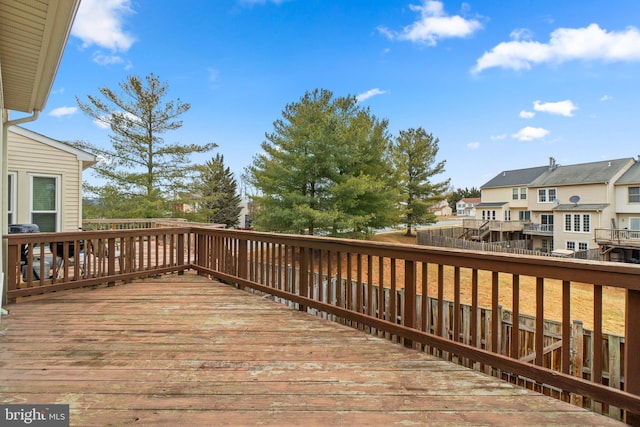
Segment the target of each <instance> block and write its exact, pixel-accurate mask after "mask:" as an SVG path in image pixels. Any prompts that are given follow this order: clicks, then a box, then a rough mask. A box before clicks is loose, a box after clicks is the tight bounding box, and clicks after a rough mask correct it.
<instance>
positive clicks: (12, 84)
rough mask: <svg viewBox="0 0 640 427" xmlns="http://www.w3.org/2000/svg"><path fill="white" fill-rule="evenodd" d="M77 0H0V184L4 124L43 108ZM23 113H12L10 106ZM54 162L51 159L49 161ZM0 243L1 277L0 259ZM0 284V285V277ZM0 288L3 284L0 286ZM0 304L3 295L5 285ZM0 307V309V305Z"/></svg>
mask: <svg viewBox="0 0 640 427" xmlns="http://www.w3.org/2000/svg"><path fill="white" fill-rule="evenodd" d="M79 6H80V0H65V1H59V0H39V1H37V2H36V1H15V0H0V165H2V168H1V170H0V188H2V189H4V188H7V182H6V177H7V176H8V169H7V165H8V162H7V159H6V158H5V157H4V156H5V155H6V153H7V150H8V142H7V141H8V129H9V127H11V126H13V125H18V124H20V123H25V122H28V121H33V120H36V119H37V118H38V114H39V113H40V112H41V111H42V110H44V108H45V106H46V104H47V99H48V98H49V93H50V92H51V87H52V86H53V80H54V78H55V75H56V72H57V71H58V66H59V64H60V60H61V59H62V53H63V51H64V47H65V45H66V43H67V39H68V37H69V33H70V31H71V26H72V24H73V20H74V18H75V15H76V12H77V11H78V7H79ZM12 111H16V112H19V113H22V114H26V115H27V116H25V117H19V118H16V119H13V118H12V117H10V112H12ZM53 163H54V162H52V164H53ZM0 194H2V195H3V197H2V212H0V230H1V231H2V233H3V234H4V233H6V232H7V218H8V202H9V201H8V199H7V198H6V196H5V191H0ZM4 251H5V244H4V243H3V244H2V245H0V280H2V277H3V268H4V267H3V266H4V265H5V261H6V259H5V254H4ZM0 285H2V284H1V283H0ZM0 288H3V289H4V287H3V286H0ZM2 294H3V295H1V296H0V297H1V299H0V306H1V303H2V302H3V300H4V298H5V296H6V295H5V293H4V291H3V292H2ZM0 312H1V310H0Z"/></svg>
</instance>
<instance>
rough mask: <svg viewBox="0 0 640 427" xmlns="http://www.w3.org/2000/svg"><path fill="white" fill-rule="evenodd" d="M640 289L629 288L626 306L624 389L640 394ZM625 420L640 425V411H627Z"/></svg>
mask: <svg viewBox="0 0 640 427" xmlns="http://www.w3.org/2000/svg"><path fill="white" fill-rule="evenodd" d="M639 312H640V291H638V290H632V289H627V297H626V307H625V317H626V318H625V326H624V327H625V334H624V336H625V347H624V352H625V355H624V356H625V357H624V365H625V366H624V390H625V391H626V392H628V393H631V394H635V395H640V358H638V357H637V356H638V354H640V316H638V313H639ZM625 422H626V423H627V424H630V425H634V426H640V413H632V412H628V411H627V412H626V413H625Z"/></svg>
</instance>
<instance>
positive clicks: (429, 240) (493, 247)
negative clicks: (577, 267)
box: [417, 230, 600, 261]
mask: <svg viewBox="0 0 640 427" xmlns="http://www.w3.org/2000/svg"><path fill="white" fill-rule="evenodd" d="M434 231H435V232H432V230H419V231H418V232H417V242H418V244H419V245H424V246H438V247H443V248H453V249H468V250H476V251H490V252H502V253H510V254H519V255H534V256H554V254H553V253H551V252H542V251H536V250H532V249H528V246H529V242H528V241H526V240H509V241H502V242H484V241H482V242H477V241H473V240H466V239H460V238H454V237H447V236H443V235H442V234H441V233H440V232H438V231H436V230H434ZM453 233H455V232H452V233H450V234H453ZM571 257H572V258H578V259H588V260H592V261H598V260H600V250H599V249H589V250H587V251H577V252H574V253H573V255H572V256H571Z"/></svg>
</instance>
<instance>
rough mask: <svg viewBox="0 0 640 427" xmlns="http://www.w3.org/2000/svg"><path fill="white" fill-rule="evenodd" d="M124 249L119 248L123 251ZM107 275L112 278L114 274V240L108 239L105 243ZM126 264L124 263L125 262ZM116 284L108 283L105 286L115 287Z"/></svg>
mask: <svg viewBox="0 0 640 427" xmlns="http://www.w3.org/2000/svg"><path fill="white" fill-rule="evenodd" d="M123 249H124V248H120V250H123ZM107 255H108V257H107V274H108V275H109V276H113V275H115V274H116V238H115V237H110V238H109V239H108V241H107ZM120 256H121V257H122V256H128V254H124V255H123V254H122V253H121V254H120ZM125 262H126V261H125ZM115 284H116V282H113V281H111V282H109V283H107V286H115Z"/></svg>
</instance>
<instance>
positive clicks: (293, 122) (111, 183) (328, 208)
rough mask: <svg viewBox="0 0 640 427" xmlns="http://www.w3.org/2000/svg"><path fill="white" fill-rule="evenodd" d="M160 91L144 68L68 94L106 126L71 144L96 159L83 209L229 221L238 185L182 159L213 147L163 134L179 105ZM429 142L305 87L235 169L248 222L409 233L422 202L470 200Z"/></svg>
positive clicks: (218, 165)
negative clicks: (247, 197)
mask: <svg viewBox="0 0 640 427" xmlns="http://www.w3.org/2000/svg"><path fill="white" fill-rule="evenodd" d="M167 96H168V84H167V83H166V82H162V81H160V79H159V78H158V77H157V76H156V75H154V74H149V75H148V76H146V77H145V78H140V77H137V76H130V77H127V78H126V79H125V80H124V81H123V82H121V83H120V84H119V91H115V90H112V89H110V88H107V87H102V88H100V89H99V95H89V96H87V99H86V100H81V99H80V98H76V99H77V102H78V105H79V107H80V109H81V110H82V111H83V112H84V113H85V114H87V115H88V116H89V117H91V118H93V119H94V121H96V122H97V123H99V124H101V125H103V126H104V127H108V128H109V129H110V135H109V138H110V142H111V146H110V147H106V148H105V147H101V146H98V145H96V144H92V143H90V142H86V141H76V142H75V143H73V145H75V146H76V147H78V148H81V149H84V150H87V151H90V152H92V153H94V154H96V155H98V156H99V158H100V162H98V164H97V165H95V166H94V173H95V174H96V177H97V178H98V180H99V182H98V183H97V184H96V183H93V184H85V193H86V194H87V195H88V196H89V197H87V198H86V200H88V201H90V202H88V203H86V204H85V206H84V216H85V217H87V218H97V217H102V218H132V217H143V218H149V217H164V216H182V217H186V218H188V219H190V220H193V221H199V222H214V223H223V224H226V225H227V226H234V225H237V223H238V216H239V213H240V206H239V205H240V201H241V199H240V195H239V194H238V183H237V181H236V179H235V178H234V176H233V173H232V172H231V171H230V169H229V168H228V167H227V166H225V164H224V157H223V156H222V155H220V154H216V155H215V156H214V157H212V159H211V160H209V161H207V162H205V163H204V164H198V165H193V164H192V163H191V156H192V155H193V154H196V153H209V152H212V151H213V150H215V149H216V148H217V145H216V144H215V143H212V142H210V143H204V144H196V143H189V144H182V143H168V142H167V141H166V140H165V135H166V133H168V132H170V131H172V130H176V129H178V128H180V127H181V126H182V121H181V119H180V117H181V116H182V115H183V114H184V113H186V112H187V111H188V110H189V109H190V104H188V103H184V102H182V101H181V100H180V99H179V98H178V99H175V100H171V99H170V100H167V99H166V98H167ZM438 144H439V140H438V138H437V137H434V136H433V135H432V134H430V133H428V132H427V131H425V130H424V129H423V128H421V127H418V128H410V129H406V130H401V131H399V132H398V134H397V135H396V136H395V137H394V136H392V135H391V133H390V131H389V122H388V120H386V119H380V118H378V117H376V116H375V115H374V114H373V113H372V112H371V111H370V109H369V108H368V107H364V106H362V105H361V104H359V103H358V101H357V99H356V97H354V96H335V95H334V94H333V93H332V92H331V91H329V90H326V89H315V90H313V91H308V92H306V93H305V94H304V95H303V96H302V97H301V98H300V99H299V100H298V101H296V102H292V103H289V104H287V105H286V106H285V108H284V110H283V111H282V114H281V117H280V118H278V119H277V120H275V121H274V122H273V129H272V130H271V131H270V132H267V133H266V134H265V140H264V141H263V142H262V144H261V152H259V153H258V154H256V155H255V156H254V158H253V160H252V163H251V164H250V165H249V166H247V167H246V168H245V170H244V172H243V174H242V180H243V182H244V184H245V185H247V186H249V187H250V188H251V189H252V193H253V195H252V196H251V199H252V202H253V206H254V209H253V212H252V218H251V219H252V224H251V225H252V227H253V228H255V229H257V230H263V231H273V232H283V233H296V234H312V235H313V234H321V235H329V236H342V237H354V238H363V237H367V236H369V235H370V234H371V233H373V232H374V231H376V230H380V229H384V228H388V227H395V226H397V225H399V224H404V225H405V226H406V232H407V234H411V233H412V230H413V229H414V228H415V227H416V226H417V225H423V224H430V223H434V222H436V220H437V217H436V216H435V214H434V212H433V209H432V208H433V207H434V206H435V205H436V204H437V203H439V202H441V201H442V200H446V199H447V197H449V196H454V197H457V196H460V198H462V197H470V196H468V195H466V194H469V193H470V190H467V189H465V190H466V193H464V192H463V190H460V191H458V190H456V191H455V192H452V190H451V189H450V180H449V179H438V177H439V176H441V175H442V174H443V173H444V172H445V163H446V162H445V161H444V160H438V159H437V155H438V150H439V146H438ZM473 190H475V189H472V190H471V192H473ZM458 200H459V199H458ZM185 204H186V205H188V206H190V207H191V209H184V206H185ZM178 207H180V209H179V208H178ZM242 225H243V224H242Z"/></svg>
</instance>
